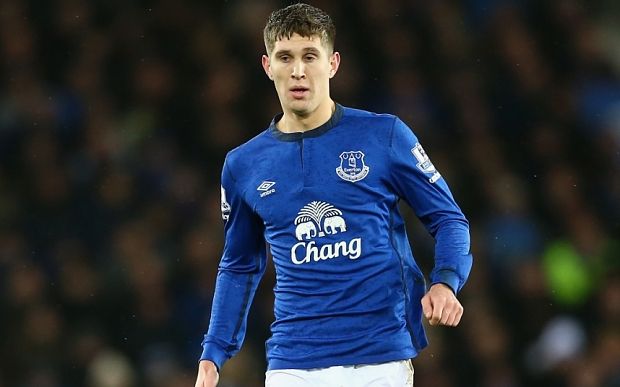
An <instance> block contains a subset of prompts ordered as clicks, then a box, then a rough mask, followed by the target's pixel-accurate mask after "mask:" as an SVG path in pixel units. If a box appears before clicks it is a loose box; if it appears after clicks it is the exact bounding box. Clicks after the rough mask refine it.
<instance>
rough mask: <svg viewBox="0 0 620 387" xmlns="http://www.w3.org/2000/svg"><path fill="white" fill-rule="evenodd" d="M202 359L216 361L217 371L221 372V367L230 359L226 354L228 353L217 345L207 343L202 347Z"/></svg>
mask: <svg viewBox="0 0 620 387" xmlns="http://www.w3.org/2000/svg"><path fill="white" fill-rule="evenodd" d="M200 360H211V361H212V362H213V363H215V366H216V367H217V371H218V372H220V369H221V368H222V366H223V365H224V363H225V362H226V360H228V356H226V353H225V352H224V351H222V350H221V349H219V348H218V347H217V346H215V345H213V344H205V345H203V347H202V355H201V356H200Z"/></svg>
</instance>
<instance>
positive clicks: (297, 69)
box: [291, 60, 306, 79]
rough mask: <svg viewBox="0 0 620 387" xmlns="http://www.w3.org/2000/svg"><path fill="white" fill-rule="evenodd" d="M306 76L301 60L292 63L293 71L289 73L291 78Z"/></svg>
mask: <svg viewBox="0 0 620 387" xmlns="http://www.w3.org/2000/svg"><path fill="white" fill-rule="evenodd" d="M305 77H306V69H305V66H304V62H303V61H300V60H298V61H296V62H295V64H294V65H293V72H292V73H291V78H294V79H302V78H305Z"/></svg>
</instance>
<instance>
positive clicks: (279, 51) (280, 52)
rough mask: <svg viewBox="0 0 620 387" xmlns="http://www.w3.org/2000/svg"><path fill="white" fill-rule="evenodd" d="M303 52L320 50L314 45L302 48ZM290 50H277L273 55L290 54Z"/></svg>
mask: <svg viewBox="0 0 620 387" xmlns="http://www.w3.org/2000/svg"><path fill="white" fill-rule="evenodd" d="M302 51H303V54H308V53H310V54H317V55H318V54H320V51H319V50H318V49H316V48H314V47H305V48H303V49H302ZM291 54H292V51H291V50H278V51H276V52H275V53H274V54H273V55H274V56H280V55H291Z"/></svg>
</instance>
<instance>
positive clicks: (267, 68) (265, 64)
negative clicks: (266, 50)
mask: <svg viewBox="0 0 620 387" xmlns="http://www.w3.org/2000/svg"><path fill="white" fill-rule="evenodd" d="M261 62H262V65H263V70H265V74H267V76H268V77H269V79H271V80H272V81H273V75H272V74H271V65H270V64H269V57H268V56H267V55H263V57H262V58H261Z"/></svg>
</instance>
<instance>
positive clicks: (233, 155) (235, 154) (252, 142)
mask: <svg viewBox="0 0 620 387" xmlns="http://www.w3.org/2000/svg"><path fill="white" fill-rule="evenodd" d="M268 130H269V129H266V130H264V131H262V132H260V133H259V134H257V135H256V136H254V137H252V138H251V139H249V140H248V141H246V142H244V143H243V144H241V145H239V146H237V147H235V148H233V149H231V150H230V151H228V154H227V155H226V159H227V160H229V161H230V160H234V159H238V158H241V157H247V156H245V155H247V154H251V155H252V154H253V155H255V154H256V153H257V152H259V151H261V150H263V149H264V148H265V145H267V144H268V143H269V140H270V137H269V136H268V135H267V131H268Z"/></svg>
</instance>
